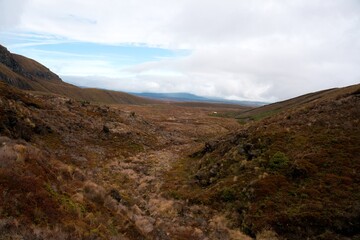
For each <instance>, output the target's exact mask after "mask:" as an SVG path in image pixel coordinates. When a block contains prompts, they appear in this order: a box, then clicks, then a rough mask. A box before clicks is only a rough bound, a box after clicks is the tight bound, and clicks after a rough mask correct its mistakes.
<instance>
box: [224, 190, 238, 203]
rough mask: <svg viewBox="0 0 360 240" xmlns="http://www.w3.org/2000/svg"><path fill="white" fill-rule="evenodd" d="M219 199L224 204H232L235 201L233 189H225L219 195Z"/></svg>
mask: <svg viewBox="0 0 360 240" xmlns="http://www.w3.org/2000/svg"><path fill="white" fill-rule="evenodd" d="M220 199H221V200H222V201H224V202H232V201H234V200H235V199H236V192H235V190H234V189H231V188H228V187H225V188H224V189H223V190H222V191H221V193H220Z"/></svg>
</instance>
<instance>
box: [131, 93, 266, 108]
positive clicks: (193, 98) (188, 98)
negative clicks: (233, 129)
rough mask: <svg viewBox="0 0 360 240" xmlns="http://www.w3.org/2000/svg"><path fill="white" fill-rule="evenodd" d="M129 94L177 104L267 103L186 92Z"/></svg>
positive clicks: (252, 104)
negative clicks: (176, 102)
mask: <svg viewBox="0 0 360 240" xmlns="http://www.w3.org/2000/svg"><path fill="white" fill-rule="evenodd" d="M130 94H132V95H135V96H139V97H144V98H150V99H158V100H163V101H164V100H168V101H178V102H207V103H227V104H238V105H243V106H263V105H266V104H268V103H266V102H257V101H237V100H227V99H223V98H216V97H202V96H198V95H195V94H191V93H186V92H177V93H152V92H143V93H133V92H131V93H130Z"/></svg>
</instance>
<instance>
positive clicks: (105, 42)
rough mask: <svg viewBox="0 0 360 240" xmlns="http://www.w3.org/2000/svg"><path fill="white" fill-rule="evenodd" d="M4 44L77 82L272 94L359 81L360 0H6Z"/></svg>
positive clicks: (244, 95) (243, 96)
mask: <svg viewBox="0 0 360 240" xmlns="http://www.w3.org/2000/svg"><path fill="white" fill-rule="evenodd" d="M0 44H1V45H4V46H5V47H7V48H8V49H9V50H10V51H12V52H15V53H18V54H21V55H25V56H27V57H30V58H33V59H35V60H37V61H39V62H40V63H42V64H44V65H45V66H47V67H48V68H50V69H51V70H52V71H54V72H55V73H57V74H58V75H60V77H61V78H62V79H63V80H64V81H66V82H70V83H72V84H75V85H78V86H83V87H98V88H106V89H113V90H120V91H127V92H189V93H193V94H197V95H200V96H212V97H222V98H226V99H233V100H258V101H268V102H272V101H279V100H284V99H288V98H291V97H295V96H298V95H301V94H305V93H308V92H313V91H318V90H322V89H327V88H332V87H342V86H347V85H351V84H357V83H359V82H360V67H359V66H360V1H359V0H291V1H283V0H251V1H248V0H221V1H220V0H181V1H180V0H142V1H140V0H126V1H125V0H102V1H99V0H96V1H95V0H62V1H58V0H0Z"/></svg>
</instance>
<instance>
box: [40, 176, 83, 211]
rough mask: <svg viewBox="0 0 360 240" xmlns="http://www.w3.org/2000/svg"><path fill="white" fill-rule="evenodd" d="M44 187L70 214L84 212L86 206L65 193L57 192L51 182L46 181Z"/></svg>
mask: <svg viewBox="0 0 360 240" xmlns="http://www.w3.org/2000/svg"><path fill="white" fill-rule="evenodd" d="M45 188H46V190H47V191H48V192H49V193H50V195H51V196H52V197H54V199H56V201H58V202H59V203H60V204H61V205H62V206H63V207H64V208H65V210H66V211H68V212H70V213H72V214H80V215H82V214H84V213H85V212H86V208H85V206H84V205H82V204H80V203H76V202H74V201H73V200H72V199H71V198H70V197H69V196H67V195H65V194H61V193H58V192H57V191H55V190H54V189H53V188H52V186H51V184H49V183H47V184H46V185H45Z"/></svg>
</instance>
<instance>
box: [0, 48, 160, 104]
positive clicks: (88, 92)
mask: <svg viewBox="0 0 360 240" xmlns="http://www.w3.org/2000/svg"><path fill="white" fill-rule="evenodd" d="M0 81H3V82H5V83H7V84H9V85H11V86H14V87H17V88H20V89H23V90H32V91H40V92H43V93H50V94H60V95H63V96H67V97H70V98H74V99H77V100H83V101H92V102H102V103H107V104H113V103H127V104H146V103H154V102H156V101H153V100H149V99H144V98H141V97H136V96H133V95H130V94H127V93H122V92H116V91H107V90H102V89H83V88H79V87H76V86H74V85H71V84H68V83H65V82H63V81H62V80H61V79H60V78H59V76H57V75H56V74H55V73H53V72H51V71H50V70H49V69H48V68H46V67H45V66H43V65H41V64H40V63H38V62H36V61H34V60H32V59H29V58H26V57H24V56H20V55H17V54H12V53H10V52H9V51H8V50H7V49H6V48H5V47H3V46H1V45H0Z"/></svg>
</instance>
